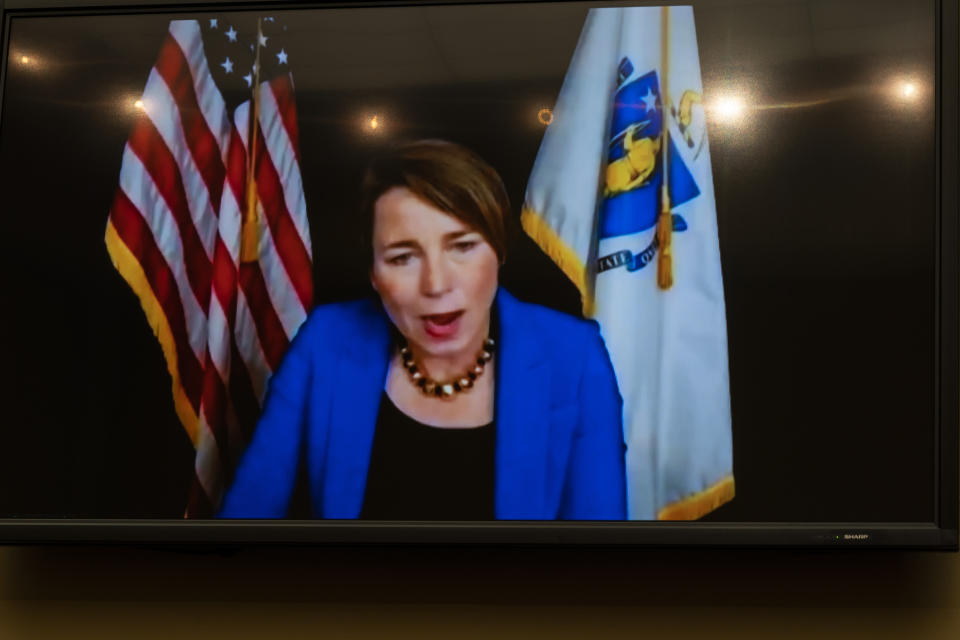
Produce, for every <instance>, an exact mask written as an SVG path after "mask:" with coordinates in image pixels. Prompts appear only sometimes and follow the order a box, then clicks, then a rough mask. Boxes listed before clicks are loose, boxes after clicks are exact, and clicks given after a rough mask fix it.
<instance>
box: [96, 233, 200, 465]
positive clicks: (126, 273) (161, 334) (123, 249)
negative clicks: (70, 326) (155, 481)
mask: <svg viewBox="0 0 960 640" xmlns="http://www.w3.org/2000/svg"><path fill="white" fill-rule="evenodd" d="M104 240H105V242H106V244H107V253H109V254H110V260H111V261H112V262H113V266H114V267H115V268H116V270H117V271H118V272H119V273H120V275H121V276H122V277H123V279H124V280H126V281H127V284H128V285H129V286H130V288H131V289H133V292H134V293H136V294H137V298H139V299H140V306H141V307H143V313H144V315H146V316H147V322H148V323H149V324H150V328H151V329H153V334H154V335H155V336H156V337H157V341H158V342H160V349H161V350H162V351H163V356H164V359H165V360H166V361H167V372H169V373H170V379H171V381H172V386H173V406H174V410H175V411H176V412H177V417H178V418H180V422H181V423H183V428H184V429H185V430H186V432H187V435H188V436H190V441H191V442H192V443H193V446H194V447H196V446H197V442H198V438H199V435H200V434H199V426H200V419H199V418H198V417H197V413H196V412H195V411H194V410H193V405H191V404H190V400H189V399H188V398H187V393H186V391H184V389H183V383H182V382H181V381H180V370H179V369H178V368H177V348H176V345H175V343H174V339H173V332H172V331H171V330H170V323H169V322H168V321H167V316H166V314H165V313H164V312H163V307H161V306H160V301H159V300H157V298H156V296H155V295H154V293H153V289H152V288H151V287H150V282H149V281H148V280H147V274H145V273H144V272H143V267H142V266H141V265H140V262H139V261H138V260H137V258H136V256H134V255H133V253H132V252H131V251H130V249H128V248H127V245H126V244H124V242H123V239H121V238H120V234H119V233H117V229H116V227H114V226H113V222H112V221H108V222H107V234H106V237H105V238H104Z"/></svg>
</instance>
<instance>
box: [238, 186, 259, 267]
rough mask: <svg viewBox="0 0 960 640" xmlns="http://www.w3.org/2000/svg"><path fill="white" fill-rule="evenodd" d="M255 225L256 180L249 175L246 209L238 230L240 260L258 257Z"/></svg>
mask: <svg viewBox="0 0 960 640" xmlns="http://www.w3.org/2000/svg"><path fill="white" fill-rule="evenodd" d="M257 226H258V225H257V182H256V180H254V179H253V176H252V175H251V176H250V179H248V180H247V211H246V213H245V215H244V216H243V227H242V230H241V232H240V233H241V237H240V262H256V261H257V259H258V258H259V257H260V246H259V245H260V243H259V241H258V240H259V238H258V237H257V236H258V233H257Z"/></svg>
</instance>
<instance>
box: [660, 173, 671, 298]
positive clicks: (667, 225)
mask: <svg viewBox="0 0 960 640" xmlns="http://www.w3.org/2000/svg"><path fill="white" fill-rule="evenodd" d="M662 200H663V206H662V207H661V209H660V217H659V218H658V219H657V242H658V244H659V245H660V248H659V254H658V256H657V286H659V287H660V288H661V289H663V290H664V291H666V290H667V289H669V288H670V287H672V286H673V216H672V215H671V214H670V194H669V193H667V186H666V184H664V186H663V196H662Z"/></svg>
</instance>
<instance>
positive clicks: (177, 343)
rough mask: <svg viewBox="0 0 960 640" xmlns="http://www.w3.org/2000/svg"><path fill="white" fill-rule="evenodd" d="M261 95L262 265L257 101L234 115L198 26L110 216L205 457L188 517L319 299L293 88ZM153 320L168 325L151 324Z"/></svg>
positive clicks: (158, 71)
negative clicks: (251, 198)
mask: <svg viewBox="0 0 960 640" xmlns="http://www.w3.org/2000/svg"><path fill="white" fill-rule="evenodd" d="M259 91H260V115H259V119H258V123H259V131H258V136H259V138H258V145H257V146H258V153H257V158H256V159H255V176H256V181H257V192H258V210H259V212H260V216H259V227H258V233H259V238H258V240H259V247H260V252H259V253H260V255H259V260H258V261H256V262H252V263H243V264H241V263H240V261H239V257H240V255H239V254H240V239H241V230H242V220H243V208H244V203H245V197H244V195H245V193H246V179H247V176H246V167H247V149H248V144H247V142H248V141H247V140H246V138H247V137H248V131H247V124H248V118H249V111H250V107H249V103H245V104H244V105H241V106H240V107H238V108H237V109H236V110H235V113H234V117H233V118H231V117H230V114H229V113H228V112H227V109H226V106H225V104H224V101H223V97H222V96H221V94H220V92H219V90H218V89H217V87H216V84H215V83H214V80H213V78H212V76H211V75H210V71H209V68H208V66H207V61H206V56H205V55H204V52H203V41H202V38H201V35H200V27H199V24H198V23H197V22H196V21H194V20H181V21H173V22H171V23H170V28H169V32H168V34H167V37H166V39H165V41H164V43H163V46H162V47H161V50H160V55H159V56H158V58H157V62H156V64H155V65H154V68H153V69H152V70H151V72H150V75H149V77H148V80H147V85H146V88H145V90H144V93H143V97H142V101H143V104H144V115H143V116H142V117H140V118H139V119H138V121H137V122H136V124H135V125H134V128H133V132H132V133H131V136H130V139H129V141H128V143H127V146H126V148H125V149H124V154H123V164H122V168H121V170H120V181H119V182H120V184H119V188H118V190H117V196H116V198H115V200H114V205H113V207H112V209H111V211H110V223H109V226H108V234H107V236H108V247H109V246H110V238H111V237H116V238H119V241H120V242H122V243H123V246H124V252H127V251H128V252H129V255H132V256H133V259H134V260H135V261H136V263H137V264H136V269H133V270H131V269H129V267H126V270H127V271H130V272H132V271H137V272H138V273H139V272H140V271H142V275H143V278H142V279H138V278H137V277H132V276H131V275H130V273H126V272H125V267H124V266H123V265H122V261H121V260H119V259H118V258H117V256H114V259H115V262H116V263H117V265H118V269H120V270H121V272H122V273H123V275H124V277H126V278H127V280H128V282H129V283H130V284H131V286H132V287H133V288H134V289H135V290H137V288H138V285H137V284H136V283H137V282H139V281H145V282H146V284H147V287H142V288H143V289H144V290H138V291H137V293H138V294H139V295H140V297H141V301H142V303H143V306H144V309H145V311H146V312H147V314H148V319H149V321H150V323H151V325H152V326H154V327H155V330H156V331H157V334H158V337H160V338H161V341H163V335H169V336H170V340H171V341H172V344H169V345H164V347H165V353H167V356H168V361H169V362H168V365H169V366H170V368H171V372H172V373H173V374H174V376H173V377H174V383H175V385H174V397H175V400H176V399H177V398H179V399H180V400H181V402H180V405H185V406H178V414H179V415H180V418H181V420H182V421H183V422H184V427H185V428H186V430H187V432H188V433H189V434H190V436H191V439H192V441H193V443H194V446H195V447H196V451H197V455H196V462H195V466H194V469H195V482H194V491H193V492H192V494H191V496H190V499H189V504H188V507H187V515H188V516H205V515H211V514H212V513H213V512H215V511H216V507H217V505H218V504H219V500H220V497H221V494H222V492H223V489H224V487H225V484H226V482H228V481H229V478H230V474H231V470H232V468H233V466H234V465H235V464H236V461H237V459H238V457H239V455H240V453H241V452H242V451H243V447H244V446H245V445H246V442H247V441H248V439H249V437H250V433H251V431H252V428H253V425H254V424H255V422H256V419H257V417H258V415H259V411H260V404H261V402H262V399H263V394H264V392H265V389H266V384H267V381H268V379H269V377H270V375H271V373H272V372H273V371H274V370H275V369H276V367H277V366H278V365H279V363H280V359H281V358H282V357H283V354H284V352H285V351H286V349H287V346H288V345H289V342H290V340H291V338H292V337H293V335H294V333H295V332H296V331H297V329H298V328H299V326H300V324H301V323H302V322H303V321H304V319H305V318H306V314H307V311H308V310H309V308H310V305H311V304H312V299H313V281H312V257H311V244H310V230H309V224H308V221H307V215H306V204H305V201H304V195H303V183H302V179H301V176H300V164H299V135H298V129H297V120H296V109H295V107H294V96H293V84H292V81H291V79H290V78H289V77H288V76H285V77H281V78H277V79H275V80H273V81H272V82H270V83H263V84H262V85H261V86H260V88H259ZM112 234H115V235H112ZM111 251H112V252H113V249H111ZM125 255H127V254H126V253H125ZM148 298H149V300H148ZM156 309H159V313H160V314H162V316H163V317H162V318H155V317H149V316H150V314H151V310H156ZM160 325H163V326H166V327H168V331H166V332H164V331H161V330H159V329H157V327H158V326H160ZM178 384H179V388H178ZM183 399H185V400H183ZM181 409H183V410H181Z"/></svg>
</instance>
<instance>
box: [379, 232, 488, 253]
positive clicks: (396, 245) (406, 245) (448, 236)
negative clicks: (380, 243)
mask: <svg viewBox="0 0 960 640" xmlns="http://www.w3.org/2000/svg"><path fill="white" fill-rule="evenodd" d="M471 233H479V231H474V230H472V229H464V230H462V231H451V232H450V233H445V234H443V239H444V241H445V242H450V241H451V240H456V239H457V238H461V237H463V236H466V235H469V234H471ZM418 246H420V244H419V243H418V242H417V241H416V240H398V241H396V242H391V243H390V244H388V245H387V246H385V247H384V248H383V250H384V251H389V250H390V249H414V248H416V247H418Z"/></svg>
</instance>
